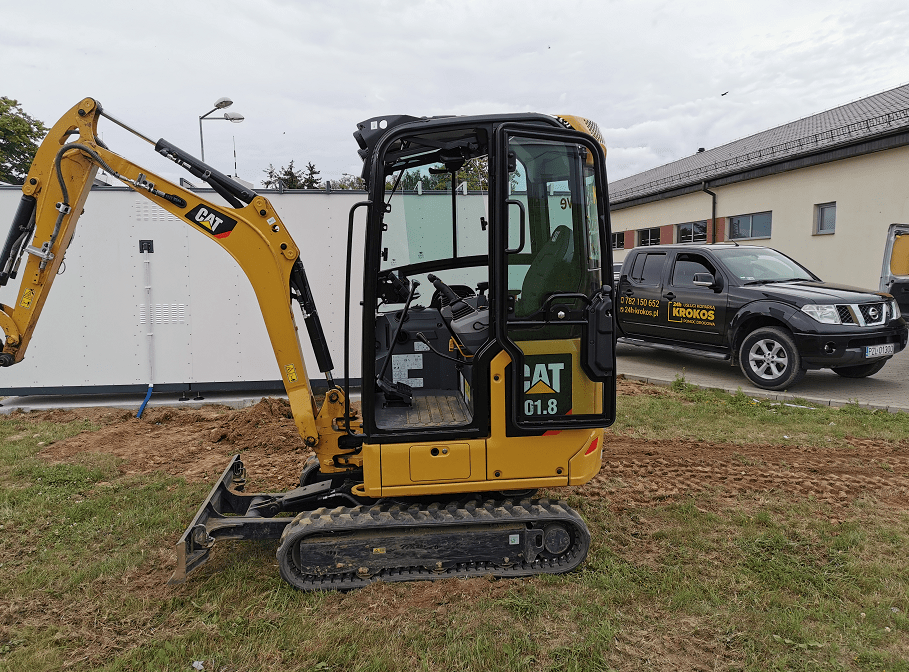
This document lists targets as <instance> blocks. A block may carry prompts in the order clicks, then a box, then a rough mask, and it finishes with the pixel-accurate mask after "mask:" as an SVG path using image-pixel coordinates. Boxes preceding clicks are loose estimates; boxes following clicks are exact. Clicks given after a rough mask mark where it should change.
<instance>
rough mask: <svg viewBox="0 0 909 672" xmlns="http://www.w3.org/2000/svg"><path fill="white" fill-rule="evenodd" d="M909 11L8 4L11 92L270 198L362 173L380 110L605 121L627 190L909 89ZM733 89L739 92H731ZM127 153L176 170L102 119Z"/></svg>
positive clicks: (4, 30)
mask: <svg viewBox="0 0 909 672" xmlns="http://www.w3.org/2000/svg"><path fill="white" fill-rule="evenodd" d="M907 29H909V5H907V4H906V3H905V1H897V0H880V1H877V0H862V2H854V1H850V2H846V1H840V0H825V1H815V0H799V1H798V2H795V1H793V0H762V1H760V2H749V1H745V0H739V1H738V2H730V1H728V0H724V1H718V0H701V1H699V2H696V3H695V2H686V1H684V0H682V1H679V0H674V1H671V2H662V1H657V0H634V1H632V0H600V1H598V2H592V1H586V0H578V1H571V0H562V1H558V0H554V1H553V0H551V1H549V2H538V1H536V0H523V1H520V2H513V1H511V0H503V1H499V0H486V1H485V2H479V1H476V2H475V1H473V0H462V1H461V2H451V1H446V2H436V1H434V0H425V1H422V2H421V1H411V0H395V1H394V2H389V1H386V0H345V1H344V2H329V1H328V0H322V1H320V2H309V1H307V0H299V1H293V0H246V1H244V2H240V1H239V0H218V1H217V2H211V1H209V0H183V1H182V2H174V1H171V0H157V1H156V2H148V3H126V2H102V1H100V0H95V1H93V0H82V2H78V3H77V2H64V1H62V0H31V1H30V2H15V3H12V2H8V3H3V21H2V25H0V63H2V64H3V65H2V70H0V95H5V96H9V97H11V98H15V99H17V100H18V101H19V102H20V104H21V105H22V107H23V108H24V109H25V111H26V112H27V113H28V114H30V115H31V116H33V117H35V118H38V119H40V120H42V121H43V122H45V123H46V124H47V125H51V124H53V122H55V121H56V120H57V119H58V118H59V117H60V116H61V115H62V114H63V113H64V112H65V111H66V110H68V109H69V108H70V107H71V106H72V105H74V104H75V103H77V102H78V101H79V100H80V99H81V98H83V97H85V96H92V97H94V98H97V99H98V100H99V101H101V103H102V104H103V105H104V107H105V109H106V110H108V111H109V112H111V114H113V115H114V116H116V117H118V118H119V119H121V120H123V121H125V122H127V123H128V124H130V125H131V126H133V127H135V128H136V129H138V130H140V131H141V132H142V133H144V134H146V135H149V136H151V137H153V138H155V139H157V138H158V137H163V138H166V139H167V140H169V141H171V142H173V143H174V144H176V145H178V146H180V147H183V148H184V149H187V150H189V151H191V152H193V153H195V154H198V152H199V121H198V118H199V116H200V115H202V114H204V113H206V112H208V111H209V110H210V109H211V108H212V107H213V103H214V101H215V100H216V99H218V98H220V97H222V96H227V97H230V98H231V99H233V101H234V105H233V107H231V108H230V111H236V112H239V113H241V114H243V115H244V116H245V117H246V119H245V121H244V122H242V123H240V124H231V123H228V122H226V121H224V120H219V121H207V122H205V126H204V133H205V146H206V147H205V149H206V152H205V153H206V159H207V161H208V162H209V163H211V164H213V165H214V166H216V167H217V168H219V169H220V170H222V171H223V172H227V173H230V174H233V173H234V158H233V145H234V143H236V150H237V173H238V175H239V176H240V177H241V178H243V179H246V180H248V181H250V182H254V183H255V184H256V185H257V186H258V185H259V183H260V180H261V178H262V176H263V170H264V169H265V168H266V167H267V166H268V165H269V164H274V165H275V166H276V167H277V166H280V165H285V164H286V163H287V162H288V161H290V160H291V159H293V160H294V162H295V164H296V165H297V166H301V167H302V166H303V165H304V164H305V163H306V162H307V161H311V162H313V163H314V164H315V165H316V167H317V168H318V169H319V170H320V171H321V176H322V177H323V178H329V179H332V178H337V177H339V176H340V175H341V174H343V173H355V174H359V172H360V160H359V158H358V157H357V154H356V149H357V147H356V143H355V142H354V140H353V138H352V137H351V134H352V132H353V131H354V130H355V126H356V123H357V122H358V121H361V120H364V119H367V118H369V117H373V116H377V115H381V114H410V115H415V116H423V115H436V114H478V113H484V112H519V111H536V112H552V113H570V114H578V115H582V116H586V117H589V118H591V119H593V120H594V121H596V122H597V123H598V124H599V125H600V128H601V129H602V130H603V132H604V135H605V137H606V141H607V145H608V169H609V171H610V179H611V180H615V179H618V178H621V177H626V176H628V175H632V174H635V173H637V172H640V171H642V170H646V169H648V168H653V167H655V166H658V165H662V164H664V163H668V162H669V161H673V160H675V159H679V158H682V157H684V156H688V155H690V154H692V153H694V152H695V151H696V150H697V148H698V147H707V148H710V147H716V146H718V145H722V144H724V143H726V142H729V141H731V140H735V139H738V138H741V137H744V136H747V135H750V134H752V133H755V132H758V131H761V130H764V129H767V128H771V127H773V126H777V125H779V124H782V123H785V122H787V121H792V120H794V119H798V118H800V117H803V116H807V115H809V114H813V113H816V112H820V111H823V110H826V109H829V108H831V107H835V106H836V105H840V104H843V103H846V102H849V101H852V100H855V99H856V98H861V97H864V96H867V95H871V94H873V93H878V92H880V91H883V90H886V89H889V88H893V87H895V86H899V85H901V84H904V83H906V82H909V40H907V39H906V37H905V36H906V34H907ZM724 92H728V94H727V95H725V96H722V95H721V94H723V93H724ZM102 130H103V137H104V139H105V141H106V142H107V144H108V145H110V146H111V148H112V149H113V150H114V151H117V152H118V153H121V154H124V155H125V156H127V157H128V158H130V159H132V160H134V161H136V162H137V163H139V164H141V165H143V166H146V167H148V168H150V169H152V170H157V171H159V172H161V173H163V174H165V175H166V176H168V177H170V178H171V179H176V177H177V176H178V175H179V172H178V169H176V168H175V167H174V166H173V164H170V163H168V162H166V161H165V160H164V159H160V158H158V157H156V156H155V155H154V153H153V152H152V151H151V147H150V146H149V145H147V144H144V143H141V142H138V141H133V140H132V139H131V138H129V137H128V136H127V134H125V133H124V132H123V131H121V130H119V129H118V128H116V127H115V126H113V125H112V124H110V123H109V122H106V121H104V120H102Z"/></svg>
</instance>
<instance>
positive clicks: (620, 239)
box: [612, 231, 625, 250]
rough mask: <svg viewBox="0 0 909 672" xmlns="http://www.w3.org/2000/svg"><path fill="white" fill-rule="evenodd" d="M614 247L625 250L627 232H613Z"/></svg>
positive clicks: (614, 248)
mask: <svg viewBox="0 0 909 672" xmlns="http://www.w3.org/2000/svg"><path fill="white" fill-rule="evenodd" d="M612 249H613V250H624V249H625V232H624V231H617V232H616V233H613V234H612Z"/></svg>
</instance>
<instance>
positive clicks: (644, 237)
mask: <svg viewBox="0 0 909 672" xmlns="http://www.w3.org/2000/svg"><path fill="white" fill-rule="evenodd" d="M659 244H660V227H658V226H655V227H653V228H652V229H638V245H640V246H642V247H646V246H647V245H659Z"/></svg>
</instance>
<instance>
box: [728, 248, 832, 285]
mask: <svg viewBox="0 0 909 672" xmlns="http://www.w3.org/2000/svg"><path fill="white" fill-rule="evenodd" d="M712 251H713V253H714V254H715V255H716V256H717V257H719V258H720V260H721V261H722V262H723V264H724V265H725V266H726V268H727V269H729V272H730V273H732V274H733V275H735V276H736V277H737V278H738V279H739V280H741V281H742V282H745V283H760V282H792V281H797V280H817V279H818V278H817V277H815V276H814V275H813V274H812V273H811V272H810V271H808V270H807V269H805V268H803V267H802V266H800V265H799V264H798V263H796V262H795V261H793V260H792V259H790V258H789V257H787V256H786V255H785V254H782V253H780V252H777V251H776V250H771V249H769V248H766V247H762V248H754V247H747V246H744V247H734V248H730V249H725V250H712Z"/></svg>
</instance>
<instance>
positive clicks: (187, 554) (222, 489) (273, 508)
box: [168, 454, 331, 584]
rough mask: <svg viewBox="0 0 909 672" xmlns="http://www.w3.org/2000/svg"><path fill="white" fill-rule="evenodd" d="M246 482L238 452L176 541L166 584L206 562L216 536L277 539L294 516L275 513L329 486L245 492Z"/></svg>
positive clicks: (181, 579)
mask: <svg viewBox="0 0 909 672" xmlns="http://www.w3.org/2000/svg"><path fill="white" fill-rule="evenodd" d="M245 484H246V468H245V467H244V466H243V462H242V461H241V460H240V455H239V454H237V455H234V456H233V458H232V459H231V461H230V463H229V464H228V465H227V468H226V469H225V470H224V473H223V474H221V478H219V479H218V481H217V483H215V485H214V487H213V488H212V489H211V492H210V493H208V497H206V498H205V501H204V502H203V504H202V506H200V507H199V510H198V512H197V513H196V516H195V518H193V521H192V522H191V523H190V524H189V527H187V528H186V531H185V532H184V533H183V536H182V537H180V540H179V541H178V542H177V568H176V570H174V574H173V576H171V578H170V580H169V581H168V583H169V584H177V583H183V582H184V581H186V577H187V576H188V575H189V574H190V572H192V571H193V570H195V569H198V568H199V567H200V566H202V565H203V564H205V563H206V562H207V561H208V559H209V558H208V556H209V551H210V550H211V548H212V547H213V546H214V545H215V542H216V541H218V540H219V539H242V540H261V539H280V537H281V534H282V532H283V531H284V528H285V527H286V526H287V525H288V524H289V523H290V522H291V521H292V520H293V518H290V517H278V518H276V517H274V516H275V515H276V514H277V513H280V512H283V511H299V510H300V508H299V507H298V505H300V504H302V503H304V502H309V501H313V500H316V499H319V498H320V497H321V496H322V495H324V494H325V493H326V492H327V491H328V490H329V489H330V488H331V483H330V482H329V481H326V482H319V483H314V484H312V485H308V486H305V487H301V488H296V489H295V490H291V491H290V492H281V493H265V492H257V493H251V494H245V493H243V492H242V490H243V487H244V485H245Z"/></svg>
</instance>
